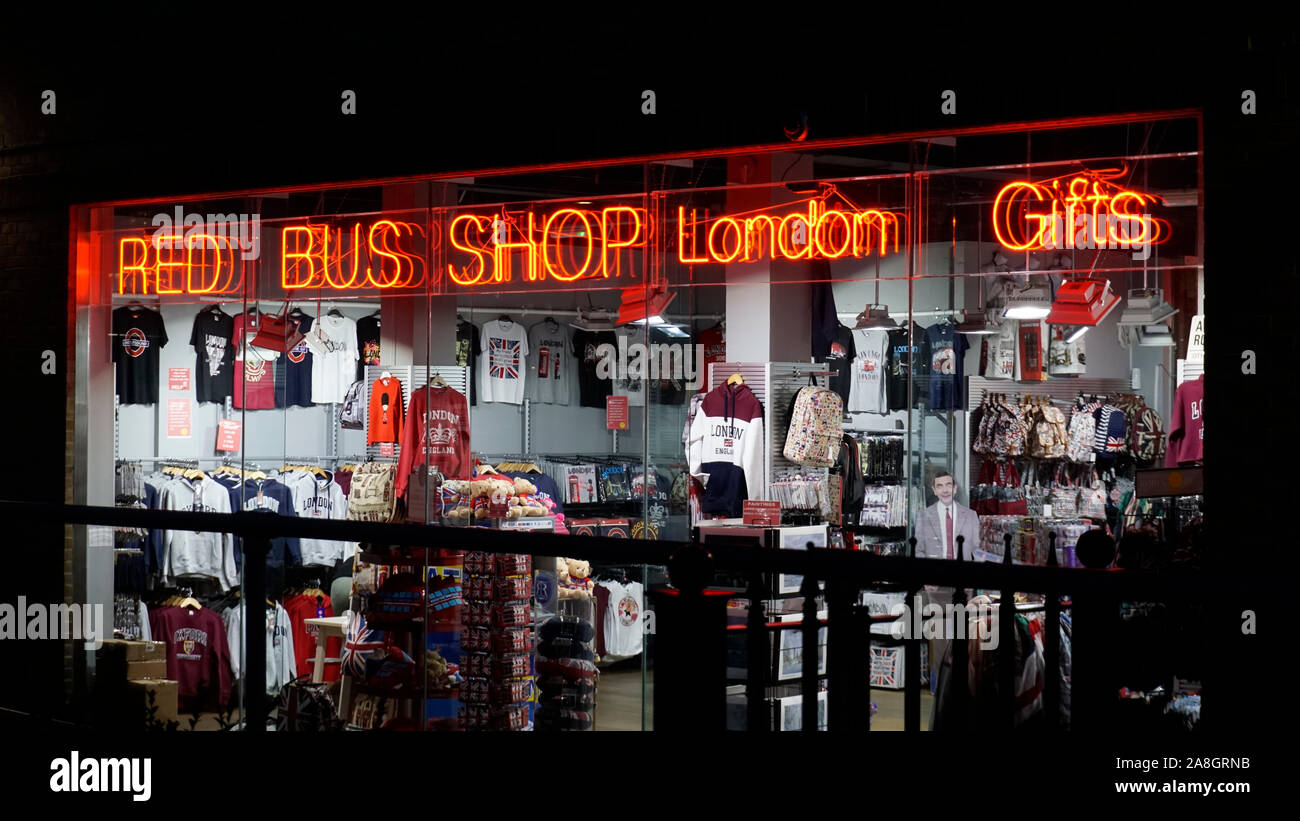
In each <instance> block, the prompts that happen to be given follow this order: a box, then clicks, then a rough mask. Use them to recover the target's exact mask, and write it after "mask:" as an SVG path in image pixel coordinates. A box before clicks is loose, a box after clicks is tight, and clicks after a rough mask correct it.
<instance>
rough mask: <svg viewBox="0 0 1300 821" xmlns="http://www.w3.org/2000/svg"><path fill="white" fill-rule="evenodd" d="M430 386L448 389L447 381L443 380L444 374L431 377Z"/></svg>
mask: <svg viewBox="0 0 1300 821" xmlns="http://www.w3.org/2000/svg"><path fill="white" fill-rule="evenodd" d="M429 384H430V385H431V386H433V387H435V388H445V387H447V380H446V379H443V378H442V374H440V373H435V374H434V375H433V376H431V377H429Z"/></svg>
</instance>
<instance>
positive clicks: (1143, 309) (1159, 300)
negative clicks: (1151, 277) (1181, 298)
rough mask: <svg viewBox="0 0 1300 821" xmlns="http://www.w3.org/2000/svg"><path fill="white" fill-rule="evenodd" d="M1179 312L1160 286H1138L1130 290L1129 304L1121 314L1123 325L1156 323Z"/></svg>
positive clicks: (1120, 318) (1120, 320)
mask: <svg viewBox="0 0 1300 821" xmlns="http://www.w3.org/2000/svg"><path fill="white" fill-rule="evenodd" d="M1176 313H1178V309H1177V308H1175V307H1174V306H1172V305H1170V304H1169V303H1168V302H1165V299H1164V293H1163V292H1162V291H1161V290H1160V289H1159V288H1136V289H1134V290H1132V291H1129V292H1128V305H1126V306H1125V307H1124V313H1122V314H1120V317H1119V324H1121V325H1154V324H1156V323H1157V322H1164V321H1165V320H1166V319H1168V318H1169V317H1171V316H1173V315H1174V314H1176Z"/></svg>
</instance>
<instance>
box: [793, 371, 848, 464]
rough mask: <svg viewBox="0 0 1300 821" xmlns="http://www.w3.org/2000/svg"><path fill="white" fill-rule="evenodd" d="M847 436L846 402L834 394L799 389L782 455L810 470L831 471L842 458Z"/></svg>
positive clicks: (811, 387)
mask: <svg viewBox="0 0 1300 821" xmlns="http://www.w3.org/2000/svg"><path fill="white" fill-rule="evenodd" d="M843 435H844V400H842V399H841V398H840V395H839V394H838V393H836V392H835V391H832V390H829V389H827V388H818V387H813V386H808V387H804V388H800V389H799V393H798V394H797V395H796V396H795V399H794V403H793V405H792V406H791V408H790V427H789V429H788V430H787V431H786V435H785V448H784V449H783V450H782V454H783V455H784V456H785V458H787V459H789V460H790V461H791V462H796V463H798V464H800V465H805V466H807V467H819V468H828V467H830V466H831V465H834V464H835V460H836V459H838V458H839V455H840V437H841V436H843Z"/></svg>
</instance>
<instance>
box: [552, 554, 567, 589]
mask: <svg viewBox="0 0 1300 821" xmlns="http://www.w3.org/2000/svg"><path fill="white" fill-rule="evenodd" d="M555 580H556V582H558V583H559V585H560V586H561V587H563V586H564V585H566V584H568V583H569V560H568V559H564V558H559V557H557V558H556V559H555Z"/></svg>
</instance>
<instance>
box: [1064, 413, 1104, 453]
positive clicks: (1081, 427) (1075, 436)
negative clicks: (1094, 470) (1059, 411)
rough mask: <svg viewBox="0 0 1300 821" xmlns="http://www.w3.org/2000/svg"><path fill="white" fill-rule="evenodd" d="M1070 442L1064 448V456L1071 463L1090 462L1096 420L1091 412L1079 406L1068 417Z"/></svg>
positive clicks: (1095, 432) (1095, 431)
mask: <svg viewBox="0 0 1300 821" xmlns="http://www.w3.org/2000/svg"><path fill="white" fill-rule="evenodd" d="M1069 433H1070V440H1069V444H1067V445H1066V448H1065V456H1066V458H1067V459H1069V460H1070V461H1071V462H1091V461H1092V440H1093V437H1095V436H1096V434H1097V420H1096V419H1094V418H1093V416H1092V411H1091V410H1090V409H1088V408H1086V407H1083V406H1079V407H1076V408H1075V409H1074V413H1073V414H1071V416H1070V428H1069Z"/></svg>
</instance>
